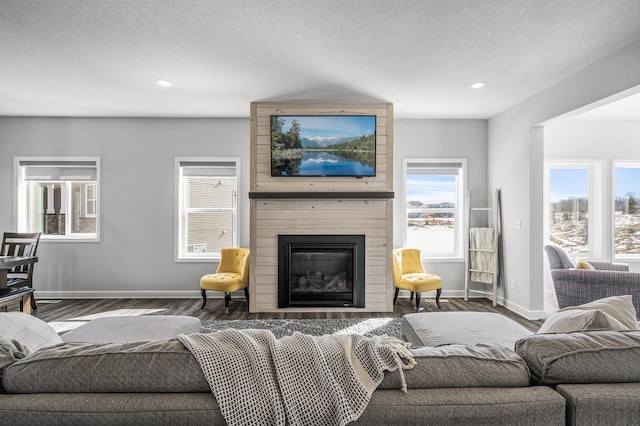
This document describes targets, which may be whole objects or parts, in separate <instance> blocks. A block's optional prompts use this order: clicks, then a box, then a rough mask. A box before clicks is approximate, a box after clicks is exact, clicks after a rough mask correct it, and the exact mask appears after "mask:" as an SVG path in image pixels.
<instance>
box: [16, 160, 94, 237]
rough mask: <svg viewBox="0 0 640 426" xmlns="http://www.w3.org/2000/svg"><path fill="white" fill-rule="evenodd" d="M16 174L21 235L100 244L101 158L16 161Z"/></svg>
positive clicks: (18, 221) (18, 220) (18, 225)
mask: <svg viewBox="0 0 640 426" xmlns="http://www.w3.org/2000/svg"><path fill="white" fill-rule="evenodd" d="M15 170H16V176H17V179H16V181H17V205H16V209H17V213H16V217H17V229H18V230H19V232H41V233H42V237H41V238H42V239H44V240H47V239H51V240H93V241H96V240H98V235H99V232H98V231H99V226H100V222H99V220H98V219H99V201H98V200H99V198H98V195H99V191H98V187H99V179H100V159H99V158H95V157H92V158H77V157H16V158H15ZM89 196H90V197H91V198H90V199H89Z"/></svg>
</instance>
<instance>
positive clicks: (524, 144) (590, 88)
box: [488, 41, 640, 318]
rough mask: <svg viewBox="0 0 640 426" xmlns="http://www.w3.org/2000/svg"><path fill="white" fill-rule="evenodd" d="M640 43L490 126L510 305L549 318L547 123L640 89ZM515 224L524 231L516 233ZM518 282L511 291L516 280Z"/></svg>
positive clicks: (492, 183) (491, 179)
mask: <svg viewBox="0 0 640 426" xmlns="http://www.w3.org/2000/svg"><path fill="white" fill-rule="evenodd" d="M638 69H640V41H637V42H634V43H632V44H630V45H628V46H627V47H625V48H623V49H621V50H619V51H617V52H615V53H614V54H612V55H610V56H608V57H606V58H604V59H602V60H600V61H598V62H595V63H594V64H592V65H590V66H588V67H586V68H584V69H582V70H581V71H579V72H577V73H575V74H573V75H571V76H569V77H567V78H565V79H564V80H562V81H560V82H558V83H557V84H555V85H553V86H551V87H549V88H548V89H545V90H544V91H542V92H540V93H538V94H536V95H535V96H533V97H531V98H529V99H528V100H526V101H524V102H522V103H520V104H519V105H516V106H514V107H513V108H510V109H509V110H507V111H505V112H503V113H501V114H499V115H497V116H496V117H493V118H492V119H490V120H489V125H488V159H489V161H488V186H489V188H494V187H498V188H501V189H502V193H501V196H502V207H503V208H502V218H503V224H504V227H503V241H504V279H505V282H506V283H507V286H506V298H507V300H506V302H505V304H506V306H507V307H509V308H510V309H512V310H514V311H516V312H518V313H520V314H522V315H524V316H526V317H529V318H542V317H544V315H545V314H544V306H543V303H544V302H543V294H544V285H543V281H544V279H543V275H544V267H543V265H544V261H543V223H542V211H543V210H542V208H543V204H542V203H543V162H544V136H543V131H542V128H541V127H540V126H541V125H543V124H544V122H545V121H547V120H550V119H553V118H555V117H558V116H561V115H563V114H567V113H569V112H571V111H574V110H577V109H579V108H582V107H584V106H586V105H590V104H593V103H596V102H598V101H601V100H602V99H604V98H607V97H610V96H614V95H616V94H619V93H621V92H625V91H631V90H633V88H634V87H636V86H638V85H640V73H638ZM516 220H520V221H521V224H522V227H521V229H517V228H516V226H515V223H516ZM513 280H515V281H516V286H515V288H512V285H511V283H512V281H513Z"/></svg>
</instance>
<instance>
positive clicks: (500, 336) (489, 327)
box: [400, 312, 532, 349]
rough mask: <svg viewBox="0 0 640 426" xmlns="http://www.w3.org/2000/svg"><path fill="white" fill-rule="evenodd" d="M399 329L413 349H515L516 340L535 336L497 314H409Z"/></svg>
mask: <svg viewBox="0 0 640 426" xmlns="http://www.w3.org/2000/svg"><path fill="white" fill-rule="evenodd" d="M400 329H401V331H402V335H403V336H404V337H405V339H406V340H407V341H409V342H411V345H412V346H414V347H417V346H442V345H476V344H499V345H502V346H504V347H506V348H509V349H513V346H514V345H515V342H516V341H517V340H519V339H522V338H523V337H526V336H529V335H530V334H532V332H531V331H529V330H527V329H526V328H524V327H523V326H521V325H520V324H518V323H517V322H515V321H513V320H511V319H509V318H507V317H505V316H503V315H500V314H497V313H494V312H424V313H415V314H407V315H405V316H403V317H402V321H401V323H400ZM496 330H500V332H499V333H496Z"/></svg>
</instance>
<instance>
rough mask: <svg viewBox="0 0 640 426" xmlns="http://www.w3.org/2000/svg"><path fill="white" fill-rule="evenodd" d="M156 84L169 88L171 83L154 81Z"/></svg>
mask: <svg viewBox="0 0 640 426" xmlns="http://www.w3.org/2000/svg"><path fill="white" fill-rule="evenodd" d="M156 84H157V85H158V86H162V87H171V86H173V83H172V82H170V81H167V80H156Z"/></svg>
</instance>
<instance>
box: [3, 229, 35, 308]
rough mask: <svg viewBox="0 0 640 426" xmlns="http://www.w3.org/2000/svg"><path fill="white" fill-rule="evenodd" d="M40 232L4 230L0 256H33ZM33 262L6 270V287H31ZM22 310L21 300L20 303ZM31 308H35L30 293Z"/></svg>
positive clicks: (33, 298)
mask: <svg viewBox="0 0 640 426" xmlns="http://www.w3.org/2000/svg"><path fill="white" fill-rule="evenodd" d="M39 241H40V232H33V233H19V232H5V233H4V235H3V236H2V246H0V256H18V257H21V256H35V255H36V253H37V251H38V242H39ZM34 265H35V263H30V264H28V265H20V266H16V267H15V268H13V269H10V270H8V271H7V287H31V288H33V268H34ZM20 305H21V306H20V310H22V302H21V303H20ZM31 309H33V310H36V309H38V307H37V306H36V299H35V297H34V295H33V294H32V295H31Z"/></svg>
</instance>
